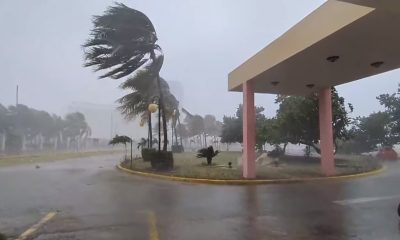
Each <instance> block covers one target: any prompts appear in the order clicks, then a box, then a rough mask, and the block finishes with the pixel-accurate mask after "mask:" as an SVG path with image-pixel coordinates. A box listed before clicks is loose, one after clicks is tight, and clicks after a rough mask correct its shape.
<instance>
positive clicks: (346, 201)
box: [334, 195, 400, 206]
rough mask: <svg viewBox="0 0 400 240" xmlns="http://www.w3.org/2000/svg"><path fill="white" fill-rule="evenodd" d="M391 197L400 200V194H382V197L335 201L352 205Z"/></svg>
mask: <svg viewBox="0 0 400 240" xmlns="http://www.w3.org/2000/svg"><path fill="white" fill-rule="evenodd" d="M390 199H398V200H399V201H400V195H394V196H382V197H364V198H353V199H345V200H338V201H334V203H336V204H339V205H343V206H345V205H351V204H360V203H368V202H376V201H382V200H390Z"/></svg>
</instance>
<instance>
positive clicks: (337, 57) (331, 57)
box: [326, 56, 340, 63]
mask: <svg viewBox="0 0 400 240" xmlns="http://www.w3.org/2000/svg"><path fill="white" fill-rule="evenodd" d="M339 58H340V57H339V56H330V57H327V58H326V60H327V61H329V62H332V63H333V62H336V61H337V60H339Z"/></svg>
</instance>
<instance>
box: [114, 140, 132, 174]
mask: <svg viewBox="0 0 400 240" xmlns="http://www.w3.org/2000/svg"><path fill="white" fill-rule="evenodd" d="M127 143H130V144H131V167H132V144H133V141H132V139H131V138H130V137H128V136H118V135H115V137H114V138H113V139H111V141H110V142H109V143H108V144H110V145H116V144H124V146H125V159H126V157H127V148H126V144H127Z"/></svg>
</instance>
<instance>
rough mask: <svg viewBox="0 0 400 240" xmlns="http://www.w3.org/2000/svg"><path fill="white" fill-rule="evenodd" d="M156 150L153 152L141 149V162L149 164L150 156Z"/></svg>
mask: <svg viewBox="0 0 400 240" xmlns="http://www.w3.org/2000/svg"><path fill="white" fill-rule="evenodd" d="M156 151H157V150H155V149H154V148H142V158H143V161H145V162H150V160H151V156H150V155H151V154H152V153H154V152H156Z"/></svg>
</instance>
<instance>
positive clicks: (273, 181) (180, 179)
mask: <svg viewBox="0 0 400 240" xmlns="http://www.w3.org/2000/svg"><path fill="white" fill-rule="evenodd" d="M117 168H118V169H119V170H121V171H123V172H127V173H130V174H135V175H139V176H144V177H152V178H157V179H164V180H170V181H177V182H189V183H203V184H216V185H256V184H283V183H299V182H312V181H326V180H346V179H352V178H359V177H367V176H372V175H377V174H380V173H382V172H384V171H385V170H386V168H385V167H381V168H380V169H377V170H373V171H370V172H364V173H358V174H350V175H344V176H333V177H314V178H287V179H254V180H242V179H238V180H236V179H235V180H222V179H206V178H187V177H176V176H167V175H162V174H155V173H147V172H141V171H135V170H131V169H127V168H124V167H122V166H121V164H118V165H117Z"/></svg>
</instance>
